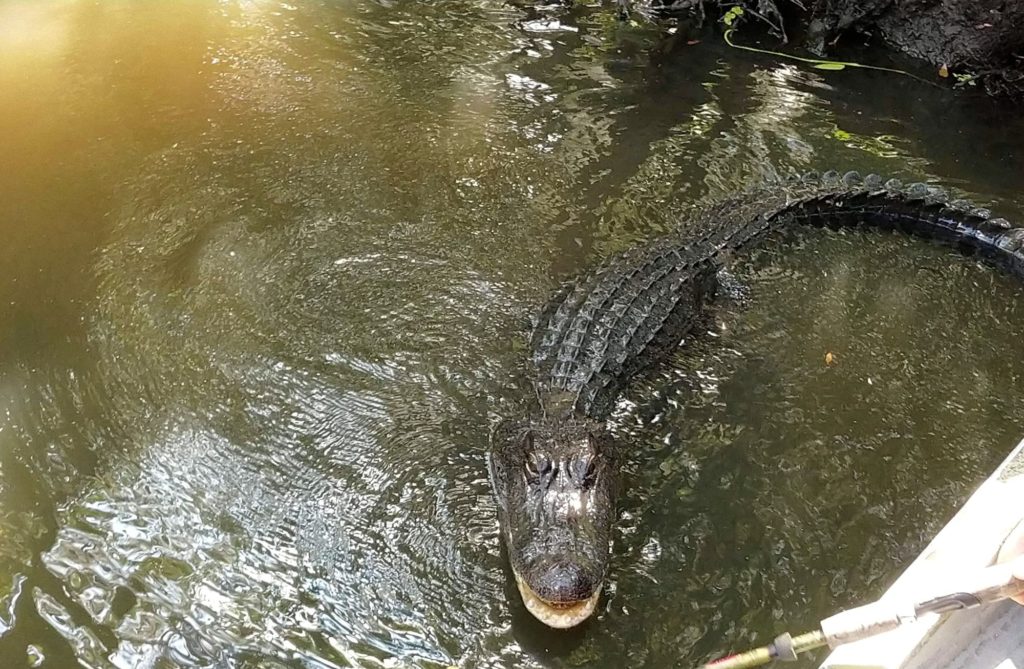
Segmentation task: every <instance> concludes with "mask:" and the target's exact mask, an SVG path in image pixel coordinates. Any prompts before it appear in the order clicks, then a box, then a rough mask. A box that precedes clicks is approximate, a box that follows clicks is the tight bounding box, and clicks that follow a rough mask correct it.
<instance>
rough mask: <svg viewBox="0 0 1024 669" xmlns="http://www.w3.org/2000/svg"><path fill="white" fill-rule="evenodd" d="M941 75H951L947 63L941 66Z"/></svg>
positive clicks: (945, 76)
mask: <svg viewBox="0 0 1024 669" xmlns="http://www.w3.org/2000/svg"><path fill="white" fill-rule="evenodd" d="M939 76H940V77H942V78H943V79H945V78H947V77H949V68H948V67H946V65H945V63H943V64H942V66H941V67H940V68H939Z"/></svg>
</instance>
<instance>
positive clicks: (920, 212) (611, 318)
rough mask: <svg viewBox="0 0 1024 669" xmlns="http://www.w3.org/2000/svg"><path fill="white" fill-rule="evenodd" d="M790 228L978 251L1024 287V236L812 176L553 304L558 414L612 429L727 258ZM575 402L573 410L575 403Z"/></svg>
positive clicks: (736, 204) (542, 319) (877, 184)
mask: <svg viewBox="0 0 1024 669" xmlns="http://www.w3.org/2000/svg"><path fill="white" fill-rule="evenodd" d="M790 223H800V224H808V225H815V226H826V225H827V226H833V227H839V226H854V225H859V224H866V225H872V226H876V227H881V228H888V229H898V230H902V231H905V232H907V233H910V234H913V235H915V236H920V237H924V238H928V239H934V240H937V241H940V242H944V243H947V244H949V245H951V246H953V247H956V248H959V249H960V250H962V251H965V252H969V253H975V254H977V255H979V256H981V257H983V258H985V259H986V260H988V261H990V262H993V263H995V264H997V265H999V266H1001V267H1003V268H1005V269H1007V270H1009V271H1010V272H1012V273H1014V274H1017V275H1018V276H1021V277H1022V278H1024V229H1022V228H1015V227H1012V226H1010V224H1009V223H1007V222H1006V221H1005V220H1004V219H996V218H992V217H991V215H990V214H989V212H988V210H986V209H981V208H978V207H974V206H973V205H971V204H970V203H968V202H965V201H962V200H961V201H950V200H949V198H948V196H947V195H946V193H945V192H944V191H942V190H941V189H938V188H935V187H931V186H926V185H923V184H915V185H912V186H909V187H903V186H902V185H901V184H900V183H899V182H897V181H895V180H889V181H883V180H882V178H881V177H878V176H875V175H871V176H868V177H866V178H864V179H861V178H860V177H859V175H857V174H856V173H853V172H851V173H847V174H846V175H845V176H842V177H840V176H839V175H838V174H837V173H835V172H831V173H826V174H825V175H822V176H821V177H820V178H819V177H818V176H816V175H808V176H804V177H801V178H799V179H793V180H789V181H786V182H778V183H773V184H769V185H765V186H762V187H759V188H756V189H752V190H750V191H747V192H745V193H742V194H740V195H738V196H735V197H732V198H729V199H726V200H722V201H721V202H718V203H716V204H714V205H712V206H710V207H707V208H704V209H702V210H698V211H697V212H695V213H694V214H693V215H690V216H688V217H687V218H686V220H684V221H682V222H681V223H680V226H679V228H678V229H677V230H676V231H675V232H673V233H671V234H669V235H666V236H664V237H660V238H658V239H655V240H653V241H651V242H649V243H648V244H645V245H643V246H640V247H638V248H634V249H630V250H629V251H626V252H625V253H622V254H619V255H616V256H614V257H612V258H610V259H609V260H607V261H606V262H604V263H602V264H601V265H600V266H599V267H598V268H597V269H596V270H595V271H593V272H591V273H590V274H589V275H587V276H584V277H583V278H581V279H579V280H577V281H575V282H572V283H569V284H566V285H565V286H563V287H562V289H561V290H560V291H558V292H557V293H556V294H555V295H554V297H553V298H552V299H551V300H550V301H549V302H548V304H547V305H546V307H545V308H544V310H543V311H542V312H541V314H540V316H539V317H538V319H537V323H536V327H535V329H534V333H533V339H532V345H533V363H534V365H535V366H536V381H537V385H538V389H539V392H540V396H541V400H542V402H544V403H545V404H546V405H548V406H555V404H556V402H555V399H554V398H558V401H557V405H558V406H560V407H562V408H563V409H564V410H567V411H572V412H576V413H581V414H584V415H587V416H589V417H591V418H596V419H602V418H604V417H605V416H607V414H608V413H609V412H610V411H611V409H612V407H613V406H614V402H615V399H616V398H617V397H618V395H619V394H620V393H621V391H622V390H623V388H624V387H625V385H626V384H627V383H629V381H630V379H631V378H632V377H633V376H634V374H635V373H636V372H638V371H639V370H640V369H642V368H644V367H646V366H649V365H651V364H653V363H655V362H657V361H659V360H661V359H663V358H664V357H665V356H666V355H667V354H668V353H669V352H670V351H671V350H672V349H673V348H674V347H675V346H676V345H677V344H678V343H679V341H680V340H681V339H682V338H683V337H684V336H686V335H687V333H689V332H690V331H691V330H692V328H693V327H694V325H695V324H696V323H697V322H698V319H699V318H700V317H701V314H702V312H703V309H702V307H703V305H704V303H705V302H706V301H707V299H708V298H709V297H710V296H711V295H712V294H713V293H714V289H715V285H716V275H717V271H718V269H719V268H720V267H721V265H722V262H723V260H724V259H725V258H726V257H728V255H730V254H731V253H732V252H734V251H736V250H738V249H740V248H741V247H743V246H744V245H746V244H748V243H750V242H751V241H752V240H755V239H756V238H758V237H759V236H761V235H762V234H763V233H765V232H766V231H767V230H769V229H771V228H773V227H778V226H781V225H786V224H790ZM566 399H568V401H566Z"/></svg>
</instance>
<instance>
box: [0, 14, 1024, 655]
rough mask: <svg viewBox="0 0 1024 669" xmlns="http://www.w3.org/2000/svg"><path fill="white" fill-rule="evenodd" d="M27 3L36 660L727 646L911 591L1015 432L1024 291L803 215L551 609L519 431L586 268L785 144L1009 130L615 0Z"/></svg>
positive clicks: (22, 304)
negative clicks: (920, 556)
mask: <svg viewBox="0 0 1024 669" xmlns="http://www.w3.org/2000/svg"><path fill="white" fill-rule="evenodd" d="M0 13H2V17H3V18H4V19H5V20H3V21H2V24H3V25H4V26H5V27H4V29H3V30H4V32H3V36H2V38H0V41H2V46H0V50H2V53H3V54H5V56H11V57H4V58H0V83H2V84H4V86H3V88H4V90H7V91H11V92H13V93H14V95H12V98H11V99H12V100H13V102H12V103H11V104H7V105H4V106H2V109H0V136H2V137H3V141H4V142H6V143H7V144H8V145H9V147H10V151H6V152H5V153H4V155H6V156H12V155H17V156H21V157H23V158H21V159H19V160H16V161H12V160H3V161H0V176H2V177H3V178H0V195H2V196H3V197H0V231H2V232H3V233H4V234H5V236H6V237H7V239H8V242H9V243H8V244H7V245H5V246H3V247H2V248H0V260H3V261H4V262H3V266H4V268H5V269H4V272H5V281H4V282H3V283H2V284H0V285H2V286H3V288H2V290H3V292H2V293H0V296H2V297H3V300H2V301H0V316H2V317H3V318H2V321H0V322H2V325H0V350H2V351H3V353H4V357H3V360H4V361H3V364H2V366H0V401H2V404H0V407H2V409H3V413H0V503H2V508H3V512H2V513H0V536H2V537H3V541H2V542H0V593H2V594H0V659H2V660H3V661H4V663H5V666H6V664H10V665H11V666H22V665H24V664H26V662H28V661H29V656H30V655H32V656H33V657H34V656H36V655H40V654H41V655H42V656H44V657H45V659H44V660H42V662H43V663H44V666H56V667H66V666H74V664H75V663H76V662H78V663H80V664H82V665H84V666H95V667H103V666H117V667H128V666H131V667H160V668H162V667H174V666H186V667H190V666H207V667H222V666H239V667H241V666H245V667H293V666H301V667H335V666H341V667H343V666H371V667H372V666H378V667H392V666H409V665H415V666H438V667H446V666H449V665H458V666H465V667H485V666H495V667H497V666H536V665H553V666H570V665H571V666H577V665H581V664H589V665H595V666H622V665H623V664H625V663H627V662H628V663H629V664H630V665H637V666H643V665H645V664H646V665H648V666H663V665H665V664H668V663H673V664H678V663H681V664H687V663H692V664H696V663H698V662H699V661H700V660H702V659H705V658H706V657H707V656H708V655H709V654H713V653H716V652H718V651H721V650H723V649H724V648H726V647H734V646H741V645H744V644H745V643H747V642H750V641H754V640H755V639H760V638H764V637H765V636H771V634H772V633H773V632H774V631H775V630H776V627H777V622H778V621H779V620H781V619H786V620H787V621H790V622H791V623H794V626H797V627H798V626H799V625H798V624H795V623H799V622H811V621H813V620H815V619H816V618H817V617H821V616H822V615H824V614H825V613H827V612H828V611H831V610H832V609H833V608H834V606H835V603H836V602H837V601H841V602H843V603H847V602H850V601H853V600H856V599H859V598H863V597H865V596H869V595H871V594H874V593H875V592H877V590H878V589H879V588H880V587H881V586H882V585H883V584H884V583H885V581H886V579H889V578H891V577H892V575H893V574H894V573H895V572H896V570H897V569H898V567H899V564H900V563H901V561H903V560H906V559H908V558H909V557H910V556H911V555H913V554H914V552H915V550H916V549H917V548H918V547H919V546H920V545H921V544H922V543H923V542H924V541H925V540H926V538H927V537H928V536H929V533H930V532H931V531H932V530H934V528H935V527H936V526H937V525H938V524H939V523H941V521H942V519H943V518H944V517H945V516H946V515H947V514H948V513H949V511H950V510H951V509H952V508H953V506H954V505H955V502H956V500H957V499H958V498H960V497H962V496H963V495H964V494H966V492H967V491H968V490H969V489H970V487H971V486H972V485H973V484H974V483H975V482H976V481H977V480H979V479H980V478H981V477H982V476H983V475H984V472H985V471H986V469H987V468H988V467H989V466H991V465H992V464H993V463H994V462H996V461H997V460H998V459H999V457H1000V455H1001V453H1003V452H1005V450H1006V449H1007V448H1009V446H1010V445H1011V443H1012V441H1013V440H1014V439H1015V437H1016V435H1017V433H1018V432H1019V431H1020V425H1019V424H1018V423H1017V422H1016V419H1015V417H1014V415H1013V413H1012V407H1013V406H1015V405H1016V402H1017V401H1018V400H1019V399H1020V398H1019V397H1018V396H1017V394H1018V392H1019V391H1018V390H1016V389H1018V388H1021V387H1022V384H1021V383H1020V377H1021V374H1022V373H1024V367H1021V363H1020V362H1019V360H1020V356H1017V355H1013V354H1012V351H1014V350H1016V347H1017V346H1018V343H1017V342H1016V339H1015V337H1014V336H1013V333H1014V332H1018V331H1019V327H1020V324H1021V318H1022V316H1021V314H1020V313H1018V310H1017V309H1016V307H1015V305H1016V303H1017V302H1019V300H1017V299H1016V298H1017V297H1018V294H1019V289H1018V288H1017V287H1016V286H1013V285H1011V284H1010V283H1009V282H1007V281H1005V280H1002V279H1001V278H1000V277H998V276H997V275H995V273H993V272H991V271H989V270H986V269H983V268H979V267H977V266H976V265H974V264H973V263H971V262H968V261H964V260H962V259H959V258H956V257H951V256H950V255H949V254H947V253H945V252H942V251H937V250H934V249H927V248H924V247H923V246H922V245H920V244H915V243H905V242H902V241H899V240H894V239H889V238H884V237H872V236H866V235H855V234H849V235H830V236H829V235H824V236H823V235H817V236H797V237H793V238H787V239H784V240H783V239H780V240H775V241H774V242H773V243H772V244H768V245H766V247H765V250H763V251H761V252H759V253H754V254H751V256H750V257H749V258H748V259H746V260H742V262H740V264H739V265H738V266H737V268H736V270H735V273H736V275H737V281H738V282H739V284H740V285H741V286H743V287H744V288H743V289H742V290H740V291H738V292H737V295H739V297H732V298H729V297H726V298H724V299H723V301H722V303H721V304H720V305H719V306H718V307H717V308H716V312H715V314H714V315H713V316H714V320H715V322H714V323H709V328H710V329H711V330H712V332H711V334H709V335H708V336H706V337H701V338H698V339H697V340H696V341H694V342H690V345H689V346H688V347H687V348H686V349H684V350H683V351H681V353H680V355H679V357H678V360H676V361H675V364H674V365H672V366H671V367H670V368H669V369H666V370H662V371H661V372H660V373H659V374H658V375H657V376H656V377H655V378H654V379H651V380H649V381H647V382H645V383H642V384H640V386H639V387H638V388H637V389H636V390H635V392H634V393H632V394H631V395H630V397H629V398H627V399H626V400H625V401H624V402H623V404H622V406H621V407H620V412H619V418H618V424H617V428H616V429H617V430H618V431H619V432H620V434H621V435H622V437H623V439H624V440H626V441H627V442H628V443H631V444H634V445H635V448H636V453H635V454H634V457H631V458H630V461H629V465H628V472H627V478H628V484H629V485H628V488H627V491H626V494H625V498H624V500H623V509H622V520H621V523H620V527H619V530H618V532H619V535H618V536H617V543H616V548H615V557H614V561H615V563H614V567H613V569H614V572H613V574H612V577H611V582H610V583H609V587H608V593H609V595H608V597H606V599H605V600H604V602H603V604H602V606H603V609H602V612H601V614H600V615H599V616H598V618H597V620H596V621H594V622H593V623H592V624H591V625H589V626H587V627H585V628H584V629H581V630H576V631H573V632H571V633H569V634H561V633H559V634H556V633H553V632H551V631H549V630H546V629H542V628H540V627H539V626H538V625H537V624H536V623H534V622H533V621H532V619H530V618H529V616H528V615H527V614H525V612H524V611H523V610H522V609H521V607H520V606H519V604H518V601H517V599H516V597H515V596H514V592H513V591H512V589H510V586H509V583H508V578H507V574H506V573H505V571H504V559H503V557H502V555H501V547H500V546H499V542H498V534H497V527H496V515H495V510H494V503H493V500H492V499H491V493H490V489H489V485H488V482H487V480H486V476H485V468H484V466H483V457H484V450H485V444H486V435H487V430H488V425H489V423H490V421H491V420H493V418H494V416H495V415H496V413H498V412H499V411H501V409H502V406H503V400H505V399H507V398H508V397H509V396H514V394H515V388H512V387H509V385H508V382H507V381H508V379H509V377H510V375H511V374H512V373H513V371H514V370H515V369H516V367H517V365H518V364H519V361H520V360H521V359H522V352H521V350H520V349H521V346H522V337H521V336H520V333H521V332H522V331H523V329H524V321H525V319H526V317H527V316H528V315H529V314H530V313H531V311H533V310H534V309H535V308H536V307H537V305H539V304H540V303H541V301H542V300H543V299H544V297H545V295H546V294H547V293H548V292H549V291H550V289H551V288H552V287H553V286H554V285H555V283H556V282H557V281H558V280H559V279H561V278H562V277H564V276H565V275H566V274H570V273H574V272H576V271H579V269H580V268H581V267H585V266H588V265H590V264H592V263H593V262H594V261H595V260H596V259H597V258H600V257H602V256H604V255H607V254H609V253H612V252H614V251H616V250H618V249H620V248H623V247H625V246H627V245H629V244H632V243H634V242H636V241H637V240H639V239H644V238H648V237H650V236H651V235H654V234H657V233H658V232H660V231H663V230H666V229H668V228H669V227H670V226H672V225H674V221H675V218H676V217H677V216H679V215H682V214H683V213H684V212H685V211H686V209H687V208H688V207H689V206H691V204H690V203H691V202H693V201H694V200H699V199H701V198H707V197H713V196H716V195H720V194H722V193H725V192H728V191H731V190H733V189H734V188H736V187H737V185H738V184H741V183H744V182H746V181H748V180H752V179H758V178H763V177H764V176H765V175H767V174H771V173H774V172H775V171H776V170H778V169H790V168H803V167H805V166H815V167H822V166H825V165H830V164H837V165H850V166H852V167H856V168H857V169H860V170H862V171H872V170H874V171H881V172H885V173H889V174H893V173H896V174H914V175H916V174H921V173H928V172H934V173H936V174H939V175H941V176H942V177H944V179H945V180H947V181H948V180H950V179H955V180H960V182H961V183H962V184H963V185H964V187H965V188H966V189H967V190H972V191H977V192H981V193H990V194H992V196H994V197H997V196H999V195H1005V194H1006V193H1007V192H1008V186H1007V184H1008V183H1011V181H1010V179H1011V177H1013V173H1012V171H1013V170H1014V169H1017V168H1016V167H1014V166H1012V165H1010V166H1009V167H1006V168H1003V169H1000V170H996V169H994V168H992V169H990V170H988V171H986V170H984V169H980V168H979V169H978V170H975V171H971V172H956V171H946V170H942V169H938V168H936V167H934V163H933V161H935V160H936V156H937V155H938V154H940V153H941V154H943V155H949V154H952V155H957V154H958V153H959V154H964V155H966V154H968V153H972V152H973V153H977V154H980V155H982V156H988V157H989V159H991V160H994V159H995V157H996V156H998V154H999V153H1000V151H1002V150H1003V149H1004V148H1005V147H1004V143H1005V142H1006V141H1007V139H1006V136H1005V133H1004V134H1003V135H1000V137H998V138H993V137H992V133H991V132H990V131H989V130H988V128H986V127H967V128H966V129H964V132H965V133H966V135H967V136H968V139H965V140H964V141H963V144H959V143H956V142H947V143H946V144H945V145H942V146H932V145H931V143H930V142H929V141H928V133H929V132H931V131H932V130H931V128H932V126H931V125H929V124H928V123H925V122H922V121H921V119H919V118H910V117H909V115H907V116H906V117H899V118H892V117H891V115H890V112H888V111H886V110H885V109H884V108H883V107H881V106H879V107H872V106H871V104H870V99H868V100H863V99H861V100H859V102H858V104H860V105H862V106H860V107H857V108H856V109H848V108H849V107H851V106H852V104H853V103H851V102H850V101H849V100H847V99H846V98H845V96H849V95H851V94H850V91H851V90H853V91H857V90H860V91H862V92H863V90H871V91H872V92H876V91H877V92H878V94H879V96H880V97H881V98H883V100H884V97H885V96H886V95H892V96H898V95H899V94H900V89H899V87H903V86H907V85H908V84H906V82H899V83H896V84H893V86H894V88H893V89H885V88H883V87H880V86H879V82H877V81H875V80H873V79H871V78H870V77H863V78H861V79H858V78H857V77H856V76H852V77H850V78H848V79H843V80H838V79H830V80H826V79H824V78H823V76H822V75H820V74H807V73H804V72H800V71H798V70H794V69H792V68H790V67H788V66H778V65H777V64H774V63H766V64H764V66H759V65H758V64H756V63H752V62H750V61H746V60H738V59H736V55H735V54H734V53H730V52H728V51H727V50H724V49H722V48H721V47H720V46H717V39H716V36H715V35H714V33H713V32H711V31H708V32H705V33H692V32H688V31H692V30H693V29H692V28H686V27H681V28H680V32H679V33H677V34H678V35H681V36H682V37H679V38H677V39H675V40H667V41H663V40H660V39H659V37H658V31H657V29H656V28H655V27H654V26H651V25H648V24H644V25H638V26H630V25H624V24H620V23H618V22H616V21H615V20H614V18H613V16H612V15H611V14H610V13H608V12H605V11H601V10H600V9H599V8H598V7H591V6H585V5H577V6H575V7H572V8H563V7H559V6H553V5H552V6H548V5H543V4H533V3H527V4H523V5H520V6H512V5H508V4H505V3H500V2H485V1H475V2H471V1H468V0H467V1H464V2H463V1H460V2H450V3H449V2H446V3H440V4H438V3H419V2H398V3H392V2H387V3H383V2H382V3H374V2H345V3H306V4H304V5H302V6H298V5H288V4H282V3H270V2H244V3H241V2H221V3H200V2H189V3H121V4H109V3H107V4H103V5H95V4H94V3H79V2H67V3H44V4H38V3H33V4H31V5H30V4H27V3H20V2H15V3H8V4H7V5H4V7H3V8H0ZM690 38H698V39H699V40H700V43H699V44H688V43H687V42H688V41H694V40H693V39H690ZM858 86H859V87H861V88H860V89H858V88H857V87H858ZM926 94H928V95H934V96H939V97H936V98H935V99H934V100H933V101H932V102H934V103H935V105H936V106H935V108H936V109H939V108H941V109H943V110H946V109H948V108H949V107H950V106H954V107H955V106H956V104H958V103H956V102H954V101H953V98H946V97H941V94H939V93H936V92H929V93H925V92H921V93H919V95H922V96H923V95H926ZM939 102H941V106H939V105H938V103H939ZM963 104H967V103H963ZM837 108H839V109H837ZM861 111H863V112H864V114H860V113H859V112H861ZM958 113H963V114H965V115H966V114H967V112H966V111H964V110H960V111H959V112H958ZM865 116H866V117H867V119H865V118H864V117H865ZM1017 122H1018V123H1019V121H1017ZM1007 123H1012V121H1007ZM918 127H920V128H921V129H920V130H918V129H917V128H918ZM1017 136H1021V135H1019V134H1018V135H1017ZM972 160H975V161H979V159H978V158H976V157H974V158H972ZM980 162H984V161H980ZM1018 167H1019V166H1018ZM1007 170H1010V172H1011V173H1010V174H1007ZM1019 175H1020V171H1019V169H1017V172H1016V176H1018V177H1019ZM1002 204H1003V206H1002V207H1001V211H1005V213H1006V214H1007V215H1014V214H1017V215H1018V218H1019V214H1021V212H1020V210H1019V209H1017V210H1016V211H1015V210H1014V209H1013V208H1012V207H1011V208H1008V206H1007V205H1006V204H1005V203H1002ZM826 350H831V351H834V352H835V353H836V355H837V356H838V360H839V365H838V366H836V367H834V368H826V367H825V366H824V365H823V364H822V362H821V361H822V355H823V354H824V351H826ZM1008 352H1009V353H1008ZM996 400H998V401H996ZM808 463H812V465H811V466H809V465H808ZM780 481H782V483H781V485H780ZM921 518H928V519H929V521H928V522H926V523H924V524H922V523H920V522H919V521H920V519H921ZM853 548H855V549H856V550H852V549H853ZM847 549H851V550H847Z"/></svg>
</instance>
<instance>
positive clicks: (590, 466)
mask: <svg viewBox="0 0 1024 669" xmlns="http://www.w3.org/2000/svg"><path fill="white" fill-rule="evenodd" d="M596 481H597V458H590V459H589V461H588V462H587V472H586V474H584V475H583V487H584V488H589V487H591V486H592V485H594V483H595V482H596Z"/></svg>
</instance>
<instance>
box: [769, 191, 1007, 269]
mask: <svg viewBox="0 0 1024 669" xmlns="http://www.w3.org/2000/svg"><path fill="white" fill-rule="evenodd" d="M800 181H801V182H802V184H801V185H804V186H806V187H807V189H808V190H809V191H810V194H809V195H805V196H802V197H801V196H798V197H796V198H795V199H791V200H790V201H788V202H787V203H785V204H783V205H782V206H780V207H779V208H778V209H777V210H776V211H775V212H774V213H770V214H769V215H768V216H766V217H765V218H764V219H762V220H763V221H764V227H774V226H775V225H778V224H785V223H789V222H793V223H800V224H808V225H814V226H819V227H822V226H828V227H843V226H855V225H860V224H864V225H869V226H872V227H878V228H882V229H892V230H899V231H903V232H906V233H908V234H911V235H913V236H915V237H923V238H926V239H932V240H935V241H938V242H940V243H943V244H946V245H948V246H951V247H953V248H956V249H959V250H960V251H962V252H964V253H968V254H972V255H977V256H979V257H981V258H984V259H986V260H987V261H989V262H992V263H993V264H996V265H998V266H1000V267H1001V268H1003V269H1005V270H1007V271H1009V272H1011V273H1013V274H1015V275H1017V276H1019V277H1022V278H1024V228H1019V227H1014V226H1012V225H1011V224H1010V223H1009V222H1008V221H1007V220H1006V219H1003V218H993V217H992V214H991V213H990V212H989V210H988V209H984V208H980V207H976V206H974V205H972V204H971V203H970V202H967V201H965V200H950V198H949V195H948V194H947V193H946V191H944V190H942V189H941V188H937V187H934V186H930V185H926V184H920V183H918V184H912V185H909V186H904V185H903V184H901V183H900V182H899V181H897V180H896V179H890V180H888V181H884V180H883V179H882V177H880V176H878V175H874V174H873V175H869V176H867V177H864V178H861V177H860V175H858V174H857V173H856V172H848V173H846V174H845V175H843V176H839V174H838V173H836V172H826V173H825V174H823V175H822V176H821V177H817V176H816V175H813V174H811V175H807V176H805V177H802V178H801V179H800ZM801 190H802V189H801ZM803 192H807V191H803Z"/></svg>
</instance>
